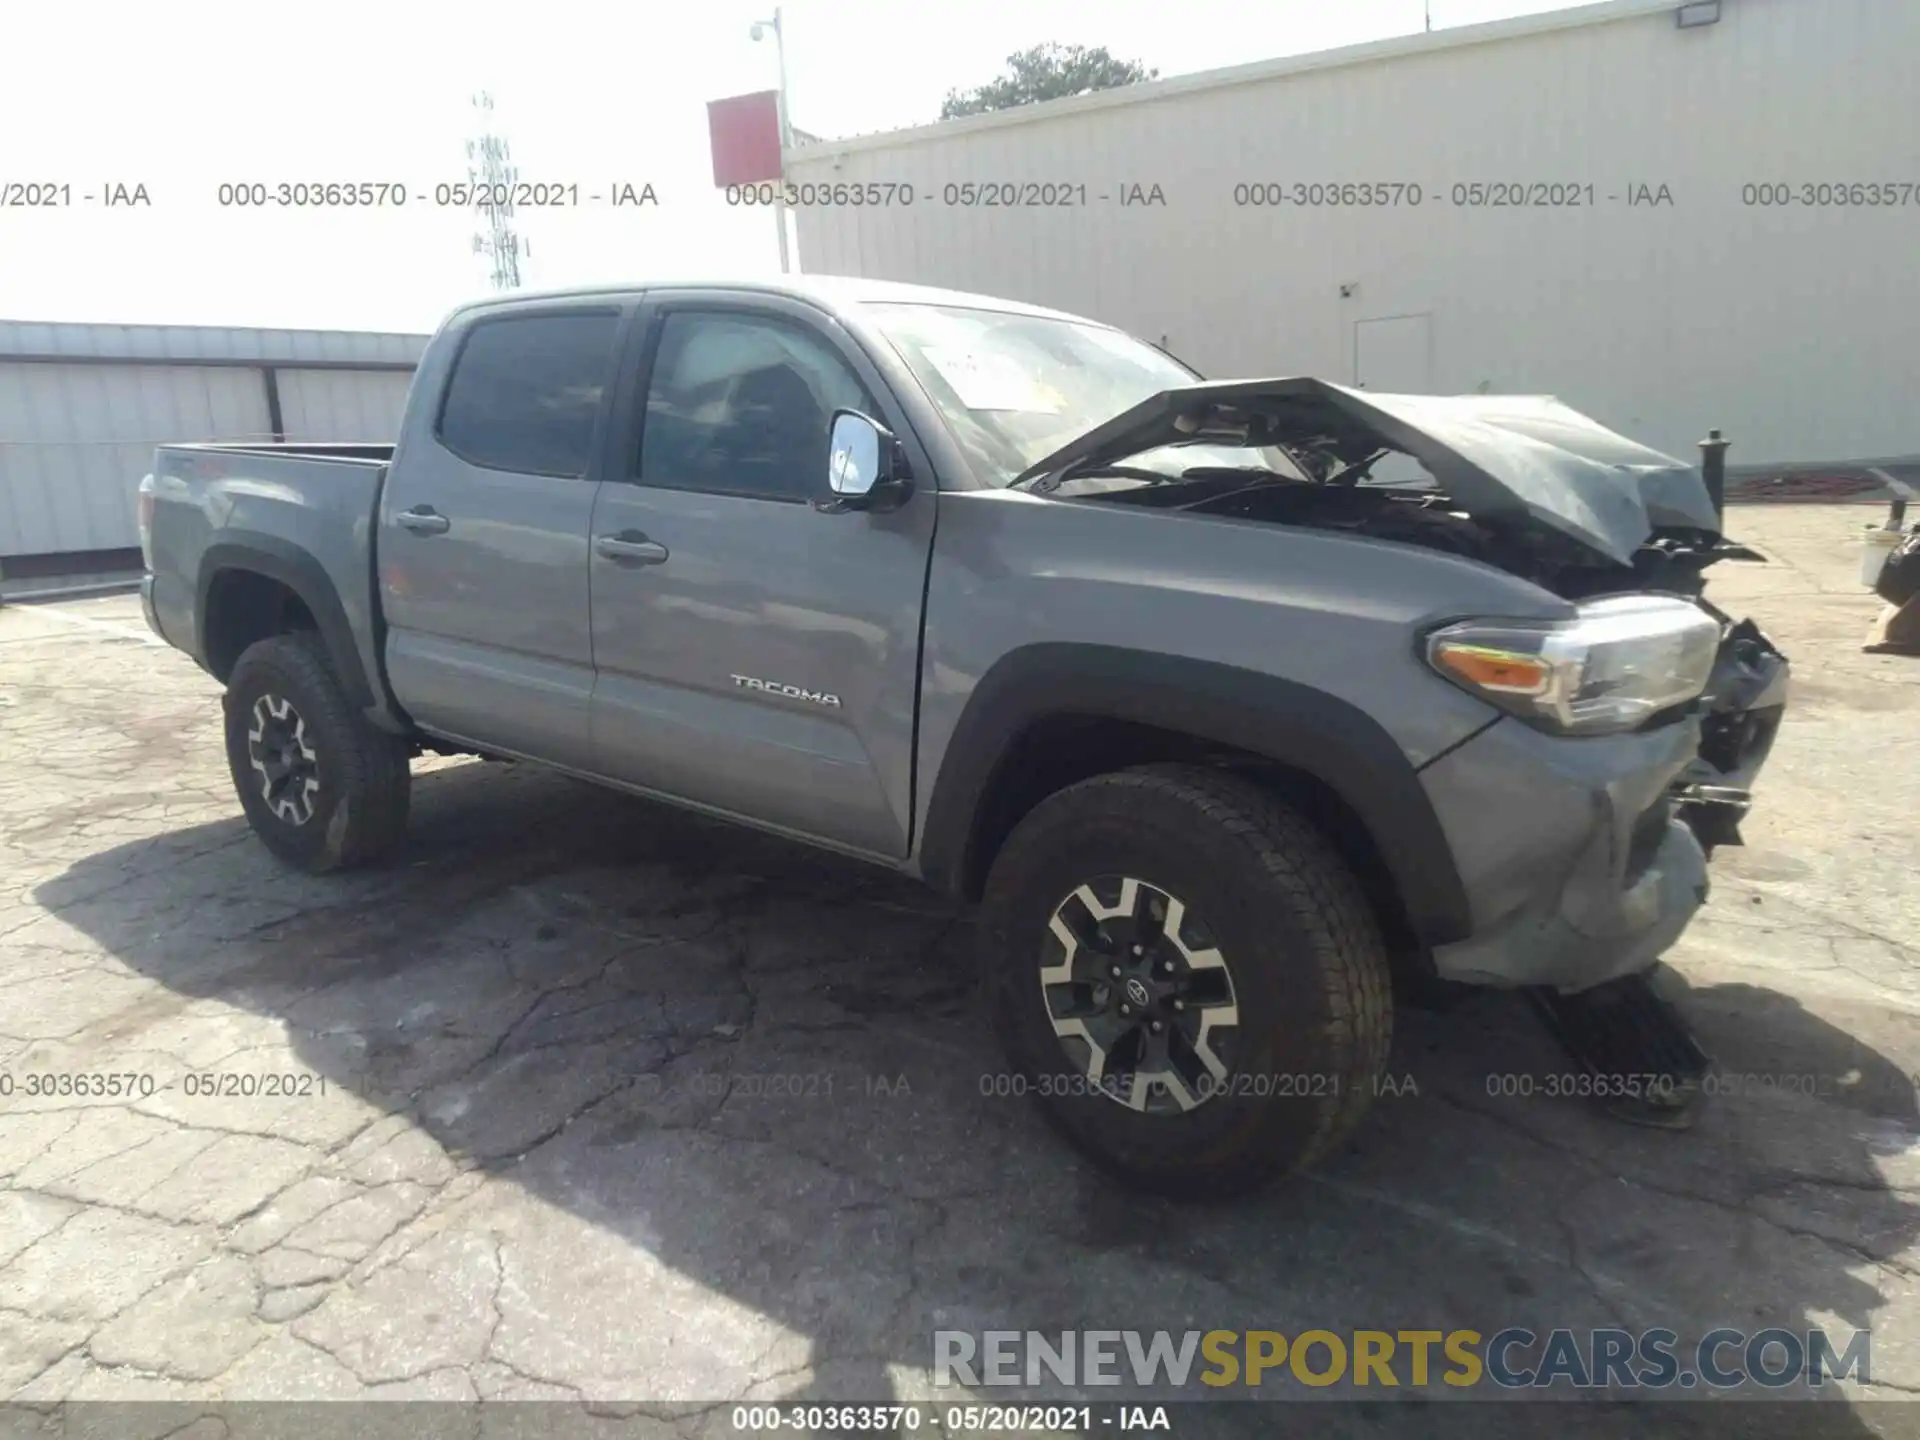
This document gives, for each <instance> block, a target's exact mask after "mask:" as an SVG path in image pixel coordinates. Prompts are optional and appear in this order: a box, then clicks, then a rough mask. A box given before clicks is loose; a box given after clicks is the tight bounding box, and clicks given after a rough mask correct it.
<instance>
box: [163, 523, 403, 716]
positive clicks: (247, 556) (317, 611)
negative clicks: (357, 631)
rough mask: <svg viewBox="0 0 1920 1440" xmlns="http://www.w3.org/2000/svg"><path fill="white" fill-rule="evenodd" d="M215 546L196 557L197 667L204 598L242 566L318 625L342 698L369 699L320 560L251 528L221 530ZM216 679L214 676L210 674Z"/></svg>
mask: <svg viewBox="0 0 1920 1440" xmlns="http://www.w3.org/2000/svg"><path fill="white" fill-rule="evenodd" d="M227 534H228V537H229V538H227V539H225V540H222V541H221V542H220V543H219V544H217V545H209V546H208V547H207V549H206V551H205V553H204V554H202V556H201V557H200V576H199V581H198V583H197V586H196V590H195V594H194V637H193V638H194V645H195V646H196V647H197V650H198V658H199V660H200V662H201V664H202V665H203V666H207V665H208V663H209V656H208V650H207V619H208V603H207V602H208V599H209V597H210V596H211V594H212V592H213V584H214V581H215V580H217V579H218V578H219V577H220V576H221V575H222V574H225V573H226V572H228V571H232V570H238V571H245V572H249V573H251V574H255V575H264V576H266V577H267V579H269V580H275V581H278V582H279V583H280V584H282V585H284V586H286V587H287V589H289V590H291V591H292V592H293V593H294V594H295V595H296V596H298V597H299V600H300V603H301V604H302V605H305V606H306V607H307V613H308V614H310V615H312V616H313V619H314V623H315V624H316V625H318V626H319V627H320V639H321V642H322V643H323V644H324V645H325V646H326V647H327V657H328V659H330V660H332V662H333V672H334V674H335V675H337V676H338V677H339V678H340V684H341V687H342V688H343V689H344V690H345V691H346V693H347V698H348V699H349V700H350V701H351V702H352V703H353V704H354V705H355V706H356V707H358V708H360V709H363V710H364V709H367V708H369V707H371V706H372V705H373V704H374V703H375V696H374V693H373V686H372V685H371V684H370V683H369V682H368V679H367V671H366V666H365V665H364V664H363V663H362V662H361V659H360V648H359V646H358V645H356V644H355V643H354V638H353V627H352V626H351V625H350V624H349V623H348V622H347V611H346V607H345V606H344V605H342V604H341V603H340V595H339V592H338V591H337V590H336V589H335V588H334V584H333V581H332V580H331V579H330V578H329V577H328V575H327V572H326V570H325V569H324V568H323V567H322V566H321V564H320V562H319V561H318V560H316V559H314V558H313V556H312V555H310V554H308V553H307V552H306V551H305V550H302V549H301V548H300V547H299V546H297V545H295V544H293V543H292V542H291V541H288V540H282V539H281V538H280V537H278V536H276V535H263V534H260V533H258V532H255V531H243V532H238V533H235V532H232V531H229V532H227ZM216 678H217V677H216Z"/></svg>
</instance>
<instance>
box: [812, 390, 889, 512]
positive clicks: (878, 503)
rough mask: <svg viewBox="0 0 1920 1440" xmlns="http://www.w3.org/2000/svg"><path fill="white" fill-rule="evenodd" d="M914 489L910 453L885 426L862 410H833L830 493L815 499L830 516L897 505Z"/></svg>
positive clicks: (828, 477) (829, 462)
mask: <svg viewBox="0 0 1920 1440" xmlns="http://www.w3.org/2000/svg"><path fill="white" fill-rule="evenodd" d="M912 493H913V479H912V477H911V476H910V475H909V474H908V472H907V457H906V455H905V454H904V453H903V451H902V448H901V445H900V442H899V441H898V440H897V439H895V438H894V434H893V432H892V431H891V430H889V429H887V427H886V426H884V425H882V424H880V423H879V422H878V421H876V420H873V419H871V418H869V417H868V416H865V415H862V414H861V413H860V412H859V411H858V410H836V411H834V412H833V428H832V432H831V436H830V438H829V440H828V443H827V494H826V495H825V496H824V497H823V498H821V499H817V500H815V501H814V502H813V506H814V509H816V510H820V511H822V512H824V513H826V514H829V515H837V514H839V513H841V512H842V511H846V510H872V511H880V512H884V511H888V510H898V509H899V508H900V507H901V506H902V505H904V504H905V503H906V501H907V497H908V496H909V495H911V494H912Z"/></svg>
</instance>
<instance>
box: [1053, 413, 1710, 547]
mask: <svg viewBox="0 0 1920 1440" xmlns="http://www.w3.org/2000/svg"><path fill="white" fill-rule="evenodd" d="M1216 438H1217V439H1218V440H1220V441H1223V442H1225V443H1233V444H1253V445H1279V446H1283V447H1285V448H1286V449H1288V450H1293V451H1297V450H1300V449H1302V448H1305V449H1308V450H1315V451H1319V452H1321V453H1324V454H1327V455H1329V456H1330V457H1331V458H1334V459H1336V460H1339V461H1343V462H1345V463H1349V464H1354V463H1358V462H1359V461H1361V460H1364V459H1366V458H1367V457H1368V456H1369V455H1372V454H1374V453H1375V452H1376V451H1378V450H1381V449H1383V448H1385V449H1392V450H1399V451H1403V452H1405V453H1406V454H1408V455H1411V456H1412V457H1413V458H1414V459H1416V460H1418V461H1419V462H1420V463H1421V464H1422V465H1423V466H1425V467H1426V469H1427V471H1428V472H1429V473H1430V474H1431V475H1432V476H1433V477H1434V479H1435V480H1437V481H1438V482H1439V483H1440V486H1441V488H1442V489H1443V490H1445V491H1446V493H1447V494H1449V495H1450V496H1452V497H1453V499H1454V500H1456V501H1457V502H1458V503H1459V504H1460V506H1461V507H1462V508H1463V509H1465V510H1467V511H1469V512H1470V513H1472V514H1473V515H1474V516H1476V517H1477V518H1479V519H1482V520H1496V521H1497V520H1498V519H1500V518H1502V517H1507V518H1516V517H1528V518H1531V519H1533V520H1535V521H1538V522H1539V523H1540V524H1542V525H1545V526H1547V527H1549V528H1551V529H1553V530H1556V531H1558V532H1559V533H1561V534H1563V535H1566V536H1568V537H1570V538H1571V539H1574V540H1577V541H1579V542H1580V543H1581V544H1583V545H1585V546H1587V547H1588V548H1590V549H1593V550H1596V551H1598V552H1599V553H1600V554H1602V555H1605V556H1606V557H1607V558H1609V559H1611V560H1615V561H1618V562H1619V563H1620V564H1622V565H1631V564H1632V563H1633V556H1634V552H1635V551H1636V550H1638V549H1639V548H1640V547H1641V546H1642V545H1644V544H1645V543H1646V542H1647V540H1648V539H1649V538H1650V537H1651V535H1652V534H1653V532H1654V531H1655V530H1656V529H1660V528H1665V527H1669V526H1672V527H1686V528H1690V529H1695V530H1703V531H1707V532H1710V533H1712V534H1715V535H1717V534H1719V533H1720V521H1719V518H1718V517H1717V516H1716V515H1715V514H1714V509H1713V502H1712V500H1711V499H1710V497H1709V496H1708V494H1707V487H1706V483H1705V482H1704V481H1703V480H1702V479H1701V478H1700V472H1699V470H1698V468H1696V467H1695V466H1692V465H1689V464H1687V463H1685V462H1684V461H1681V460H1676V459H1674V458H1673V457H1672V456H1671V455H1663V454H1661V453H1660V452H1659V451H1657V450H1649V449H1648V448H1647V447H1646V446H1644V445H1640V444H1637V443H1636V442H1634V441H1632V440H1629V439H1627V438H1626V437H1625V436H1624V435H1618V434H1615V433H1614V432H1613V431H1611V430H1609V429H1607V428H1606V427H1605V426H1603V425H1600V424H1597V423H1596V422H1595V421H1593V420H1591V419H1589V418H1588V417H1586V416H1585V415H1582V414H1580V413H1579V412H1578V411H1577V410H1571V409H1569V408H1568V407H1567V406H1565V405H1562V404H1561V403H1560V402H1559V401H1558V400H1555V399H1553V398H1552V397H1551V396H1545V395H1375V394H1373V393H1372V392H1370V391H1365V390H1349V389H1347V388H1346V387H1345V386H1342V385H1333V384H1329V383H1328V382H1327V381H1325V380H1311V379H1304V378H1295V379H1273V380H1225V381H1210V382H1207V383H1204V384H1197V385H1183V386H1180V387H1179V388H1177V389H1172V390H1162V391H1161V392H1160V393H1159V394H1157V395H1153V396H1150V397H1148V398H1147V399H1145V400H1143V401H1141V402H1140V403H1139V404H1138V405H1135V406H1134V407H1133V408H1132V409H1130V410H1126V411H1123V412H1122V413H1121V414H1119V415H1116V416H1114V417H1113V419H1111V420H1108V421H1107V422H1106V423H1104V424H1102V425H1099V426H1096V427H1095V428H1094V429H1092V430H1089V431H1087V432H1085V433H1084V434H1082V435H1081V436H1080V437H1079V438H1078V439H1075V440H1073V441H1071V442H1070V443H1068V444H1067V445H1064V446H1062V447H1061V448H1060V449H1058V450H1056V451H1054V452H1053V453H1052V454H1051V455H1049V456H1047V457H1046V458H1045V459H1043V460H1041V461H1039V462H1038V463H1037V464H1035V465H1032V466H1030V467H1029V468H1028V469H1027V470H1026V471H1024V472H1023V473H1022V474H1021V475H1020V476H1019V477H1018V478H1019V480H1030V479H1035V478H1038V477H1039V476H1042V475H1049V474H1052V473H1054V472H1056V471H1060V470H1064V469H1066V468H1067V467H1069V466H1072V467H1074V468H1076V469H1083V468H1089V467H1096V466H1099V465H1103V464H1118V463H1120V462H1122V461H1124V460H1125V459H1127V457H1129V456H1132V455H1139V454H1142V453H1144V452H1146V451H1148V450H1153V449H1157V448H1158V447H1160V446H1163V445H1172V444H1176V443H1179V442H1181V441H1194V440H1207V439H1216Z"/></svg>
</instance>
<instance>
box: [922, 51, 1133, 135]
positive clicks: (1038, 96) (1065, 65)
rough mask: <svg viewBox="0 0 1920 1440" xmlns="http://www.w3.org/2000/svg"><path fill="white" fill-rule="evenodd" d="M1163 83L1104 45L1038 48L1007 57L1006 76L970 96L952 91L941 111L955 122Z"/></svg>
mask: <svg viewBox="0 0 1920 1440" xmlns="http://www.w3.org/2000/svg"><path fill="white" fill-rule="evenodd" d="M1159 78H1160V72H1159V71H1158V70H1149V69H1148V68H1147V67H1146V66H1144V65H1142V64H1140V63H1139V62H1138V61H1137V60H1116V59H1114V58H1113V56H1111V55H1109V54H1108V53H1107V47H1106V46H1104V45H1096V46H1095V47H1093V48H1092V49H1091V50H1090V49H1088V48H1087V47H1086V46H1085V45H1035V46H1034V47H1033V48H1032V49H1031V50H1022V51H1021V52H1020V53H1019V54H1018V55H1009V56H1008V57H1007V73H1006V74H1005V75H1003V76H1001V77H1000V78H999V79H998V80H995V81H992V82H991V83H989V84H986V85H982V86H980V87H979V88H978V89H976V90H974V91H972V92H971V93H969V94H962V93H961V92H960V91H958V90H950V91H948V92H947V99H946V103H945V104H944V105H942V106H941V107H940V118H941V119H942V120H952V119H955V118H957V117H958V116H961V115H980V114H984V113H986V112H987V111H989V110H1011V109H1013V108H1014V107H1015V106H1017V105H1032V104H1034V103H1035V102H1037V101H1040V100H1061V99H1065V98H1066V97H1067V96H1069V95H1090V94H1092V93H1093V92H1094V91H1095V90H1112V89H1116V88H1117V87H1119V86H1121V85H1136V84H1138V83H1139V82H1140V81H1142V80H1158V79H1159Z"/></svg>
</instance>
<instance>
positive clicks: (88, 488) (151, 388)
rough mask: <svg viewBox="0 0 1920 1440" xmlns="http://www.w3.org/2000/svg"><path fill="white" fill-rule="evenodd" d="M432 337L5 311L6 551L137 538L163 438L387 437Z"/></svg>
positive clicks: (1, 556) (81, 549)
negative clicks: (34, 316) (57, 317)
mask: <svg viewBox="0 0 1920 1440" xmlns="http://www.w3.org/2000/svg"><path fill="white" fill-rule="evenodd" d="M426 339H427V337H425V336H423V335H397V334H363V333H352V332H345V331H323V330H243V329H226V328H211V327H188V326H168V327H158V326H120V325H55V324H34V323H28V322H21V321H0V561H3V560H5V559H6V558H7V557H22V556H35V557H48V556H59V555H66V554H79V553H92V552H99V551H113V550H127V549H131V548H132V547H134V546H137V545H138V544H139V531H138V527H137V523H136V520H135V514H134V489H135V487H136V486H137V485H138V484H139V481H140V477H141V476H142V475H144V474H145V473H146V472H147V470H148V468H149V467H150V462H151V461H152V458H153V447H154V446H155V445H157V444H161V443H164V442H168V441H182V440H272V439H275V438H279V439H286V440H390V439H392V438H393V437H394V435H395V434H396V433H397V431H398V429H399V423H400V412H401V408H402V405H403V404H404V402H405V398H406V390H407V382H408V380H409V378H410V377H411V373H412V369H413V366H414V363H415V362H416V361H417V360H418V358H419V355H420V351H421V350H422V348H423V347H424V346H425V344H426ZM276 405H277V407H278V412H279V413H278V417H277V419H278V424H277V425H276V416H275V413H274V410H275V406H276Z"/></svg>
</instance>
